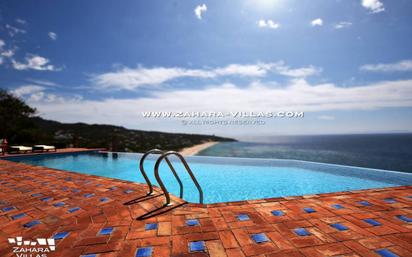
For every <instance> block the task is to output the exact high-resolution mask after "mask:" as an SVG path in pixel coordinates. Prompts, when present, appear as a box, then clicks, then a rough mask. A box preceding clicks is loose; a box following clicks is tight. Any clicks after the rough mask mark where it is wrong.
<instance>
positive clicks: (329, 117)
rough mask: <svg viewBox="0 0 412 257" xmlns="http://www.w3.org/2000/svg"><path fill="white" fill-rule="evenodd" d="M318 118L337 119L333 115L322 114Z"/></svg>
mask: <svg viewBox="0 0 412 257" xmlns="http://www.w3.org/2000/svg"><path fill="white" fill-rule="evenodd" d="M318 120H335V116H332V115H321V116H318Z"/></svg>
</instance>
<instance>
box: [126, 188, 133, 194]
mask: <svg viewBox="0 0 412 257" xmlns="http://www.w3.org/2000/svg"><path fill="white" fill-rule="evenodd" d="M133 192H134V191H133V190H131V189H127V190H125V191H124V193H125V194H130V193H133Z"/></svg>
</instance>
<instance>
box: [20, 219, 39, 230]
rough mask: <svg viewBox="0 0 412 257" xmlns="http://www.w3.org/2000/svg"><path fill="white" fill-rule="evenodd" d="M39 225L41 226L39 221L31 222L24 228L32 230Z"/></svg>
mask: <svg viewBox="0 0 412 257" xmlns="http://www.w3.org/2000/svg"><path fill="white" fill-rule="evenodd" d="M38 224H40V221H38V220H33V221H30V222H28V223H26V224H24V225H23V227H25V228H31V227H34V226H36V225H38Z"/></svg>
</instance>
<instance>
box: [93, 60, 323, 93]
mask: <svg viewBox="0 0 412 257" xmlns="http://www.w3.org/2000/svg"><path fill="white" fill-rule="evenodd" d="M269 72H273V73H275V74H279V75H283V76H287V77H307V76H311V75H316V74H318V73H320V72H321V69H320V68H316V67H314V66H308V67H303V68H297V69H292V68H290V67H289V66H287V65H285V63H284V62H283V61H280V62H275V63H257V64H230V65H228V66H226V67H218V68H214V69H185V68H179V67H172V68H166V67H155V68H144V67H137V68H134V69H132V68H127V67H125V68H122V69H120V70H117V71H113V72H107V73H103V74H98V75H94V76H93V77H92V81H93V82H94V83H96V84H97V85H98V86H100V87H102V88H113V89H126V90H134V89H136V88H139V87H142V86H147V85H159V84H162V83H165V82H168V81H170V80H174V79H178V78H202V79H211V78H217V77H222V76H240V77H263V76H265V75H267V74H268V73H269Z"/></svg>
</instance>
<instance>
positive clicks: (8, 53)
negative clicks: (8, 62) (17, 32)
mask: <svg viewBox="0 0 412 257" xmlns="http://www.w3.org/2000/svg"><path fill="white" fill-rule="evenodd" d="M1 55H2V56H4V57H7V58H10V57H12V56H13V55H14V51H13V50H4V51H2V52H1Z"/></svg>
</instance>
